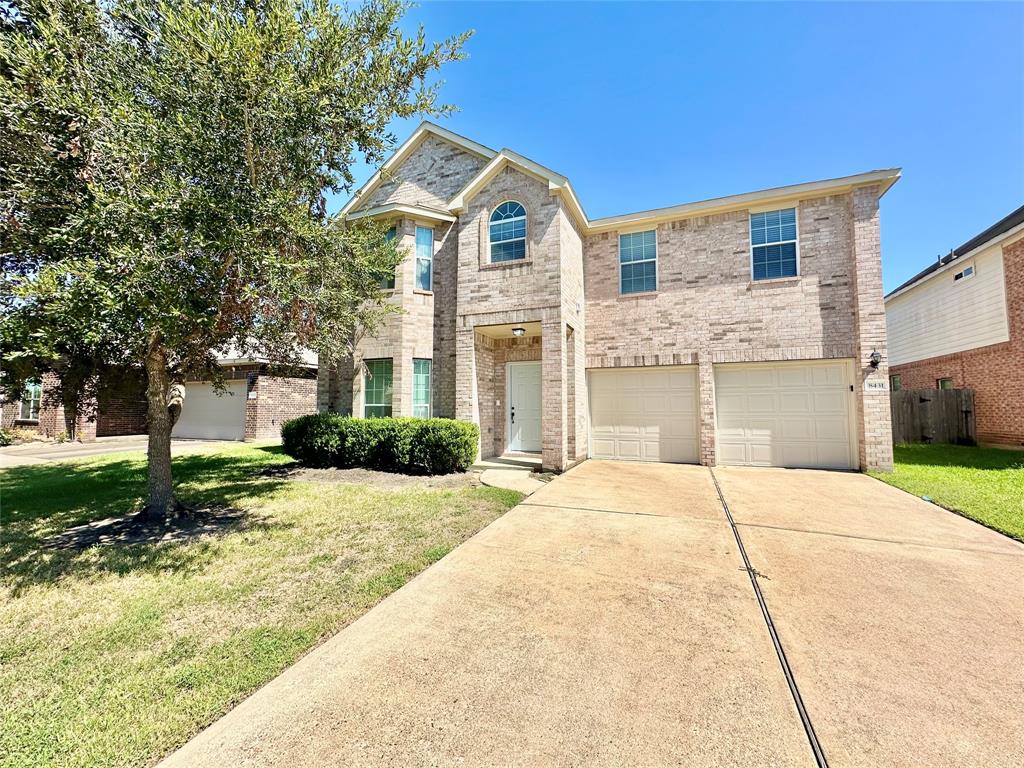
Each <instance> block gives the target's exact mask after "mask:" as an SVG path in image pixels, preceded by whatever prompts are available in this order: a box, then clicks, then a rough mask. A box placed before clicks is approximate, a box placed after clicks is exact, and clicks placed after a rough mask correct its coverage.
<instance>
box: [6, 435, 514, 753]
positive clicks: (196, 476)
mask: <svg viewBox="0 0 1024 768" xmlns="http://www.w3.org/2000/svg"><path fill="white" fill-rule="evenodd" d="M290 462H291V460H290V459H288V458H287V457H285V456H283V455H282V454H281V453H280V449H279V448H269V447H263V448H261V447H254V446H244V447H239V448H233V449H230V450H228V451H224V452H220V453H216V454H201V455H192V456H183V457H179V458H176V459H175V460H174V468H175V473H176V479H177V483H178V493H179V495H180V496H181V497H183V498H186V499H188V500H191V501H199V502H214V503H221V504H227V505H230V506H231V507H233V508H237V509H242V510H245V516H244V518H243V520H242V521H241V522H240V523H239V524H238V525H237V526H235V527H233V528H231V529H229V530H227V531H223V532H221V533H220V534H217V535H206V536H203V537H200V538H194V539H191V540H188V541H180V542H162V543H161V542H158V543H148V544H134V545H123V544H119V545H105V546H96V547H91V548H89V549H85V550H78V551H73V550H61V549H52V548H48V547H45V546H43V540H44V539H45V538H46V537H48V536H51V535H53V534H55V533H59V532H61V531H64V530H66V529H68V528H69V527H72V526H75V525H78V524H81V523H84V522H88V521H93V520H99V519H103V518H106V517H109V516H117V515H121V514H123V513H124V512H126V511H128V510H129V509H132V508H133V507H135V506H136V505H137V504H139V503H140V501H141V498H140V497H141V494H142V492H143V489H144V483H145V465H144V462H143V460H142V458H141V457H138V456H137V455H135V456H126V455H125V454H118V455H113V456H104V457H100V458H95V459H91V460H88V461H82V462H79V463H74V464H58V465H54V464H50V465H37V466H31V467H23V468H17V469H10V470H6V471H4V472H3V473H0V494H2V496H0V503H2V516H3V518H2V523H3V529H2V539H0V563H2V565H0V568H2V570H0V701H2V702H3V706H2V707H0V765H2V766H5V768H13V766H19V767H20V766H26V767H27V766H33V767H35V766H48V765H53V766H90V767H92V766H142V765H150V764H152V763H154V762H155V761H156V760H157V759H159V758H160V757H161V756H162V755H164V754H166V753H167V752H169V751H171V750H172V749H174V748H175V747H177V746H178V745H180V744H182V743H183V742H184V741H186V740H187V739H188V738H189V736H191V735H192V734H194V733H195V732H196V731H198V730H199V729H200V728H202V727H203V726H204V725H206V724H207V723H210V722H211V721H213V720H214V719H216V718H217V717H218V716H219V715H221V714H222V713H224V712H225V711H227V710H228V709H229V708H230V707H231V706H232V705H234V704H236V703H237V702H238V701H239V700H241V699H242V698H243V697H244V696H245V695H246V694H247V693H249V692H251V691H252V690H254V689H255V688H257V687H258V686H260V685H262V684H263V683H265V682H266V681H268V680H269V679H271V678H272V677H274V676H275V675H276V674H278V673H279V672H280V671H281V670H282V669H284V668H285V667H287V666H288V665H289V664H291V663H292V662H294V661H295V660H296V658H298V657H299V656H300V655H301V654H302V653H304V652H305V651H307V650H309V649H310V648H311V647H312V646H314V645H316V644H317V643H318V642H320V641H322V640H323V639H324V638H326V637H328V636H329V635H331V634H333V633H335V632H336V631H338V630H339V629H340V628H341V627H343V626H345V625H346V624H348V623H349V622H351V621H352V620H353V619H355V618H356V617H358V616H359V615H360V614H362V613H364V612H365V611H366V610H367V609H368V608H370V607H371V606H372V605H373V604H375V603H376V602H378V601H379V600H380V599H381V598H383V597H384V596H385V595H387V594H389V593H390V592H392V591H394V590H395V589H397V588H398V587H400V586H402V584H404V583H405V582H406V581H407V580H408V579H410V578H411V577H412V576H414V575H415V574H416V573H418V572H419V571H421V570H422V569H423V568H425V567H426V566H428V565H429V564H431V563H433V562H435V561H436V560H438V559H439V558H441V557H443V556H444V555H445V554H446V553H447V552H449V551H450V550H451V549H452V548H453V547H455V546H456V545H458V544H459V543H460V542H462V541H464V540H465V539H466V538H468V537H469V536H471V535H472V534H473V533H475V532H476V531H478V530H479V529H480V528H482V527H483V526H484V525H486V524H487V523H489V522H490V521H491V520H493V519H495V518H496V517H498V516H499V515H501V514H502V513H503V512H504V511H505V510H507V509H509V508H510V507H511V506H513V505H514V504H515V503H516V502H518V500H519V499H520V498H521V497H520V495H519V494H516V493H514V492H511V491H502V490H498V489H493V488H475V489H469V488H462V489H454V490H453V489H426V488H423V489H419V488H417V489H412V490H401V491H386V490H377V489H373V488H370V487H366V486H349V485H342V484H331V483H314V482H302V481H295V480H288V479H284V478H281V477H273V476H267V475H258V474H257V473H258V472H259V471H260V470H261V469H263V468H266V467H270V466H275V465H282V464H287V463H290Z"/></svg>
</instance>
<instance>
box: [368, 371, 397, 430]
mask: <svg viewBox="0 0 1024 768" xmlns="http://www.w3.org/2000/svg"><path fill="white" fill-rule="evenodd" d="M365 366H366V370H365V372H364V374H363V392H364V393H365V398H366V399H365V404H364V406H363V415H364V416H365V417H366V418H370V417H373V416H390V415H391V380H392V375H393V370H394V369H393V363H392V361H391V360H388V359H384V360H367V361H366V362H365Z"/></svg>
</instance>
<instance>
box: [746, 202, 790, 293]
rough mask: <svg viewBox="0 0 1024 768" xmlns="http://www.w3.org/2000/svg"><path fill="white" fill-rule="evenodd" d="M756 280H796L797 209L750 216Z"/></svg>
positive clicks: (752, 254) (785, 209)
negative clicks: (786, 278)
mask: <svg viewBox="0 0 1024 768" xmlns="http://www.w3.org/2000/svg"><path fill="white" fill-rule="evenodd" d="M750 246H751V265H752V268H753V278H754V280H772V279H773V278H777V277H795V276H796V274H797V269H796V208H783V209H781V210H778V211H762V212H760V213H752V214H750Z"/></svg>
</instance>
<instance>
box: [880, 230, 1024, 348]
mask: <svg viewBox="0 0 1024 768" xmlns="http://www.w3.org/2000/svg"><path fill="white" fill-rule="evenodd" d="M1015 235H1021V236H1024V223H1022V224H1018V225H1017V226H1016V227H1014V228H1013V229H1008V230H1006V231H1005V232H1003V233H1002V234H1000V235H996V236H995V237H993V238H992V239H991V240H987V241H985V242H984V243H982V244H981V245H979V246H978V247H977V248H974V249H972V250H970V251H968V252H967V253H965V254H963V255H962V256H957V257H956V258H955V259H950V260H949V263H947V264H943V265H942V266H941V267H939V268H938V269H936V270H935V271H934V272H932V273H931V274H928V275H925V276H924V277H922V278H921V279H920V280H918V281H917V282H916V283H911V284H910V285H907V286H904V287H903V288H900V290H898V291H896V292H895V293H890V294H889V295H888V296H886V297H885V299H884V302H885V303H886V304H888V303H889V302H890V301H892V300H893V299H895V298H896V297H898V296H903V295H904V294H906V293H909V292H910V291H912V290H914V289H915V288H919V287H920V286H922V285H924V284H925V283H927V282H929V281H930V280H932V279H934V278H936V277H938V276H939V275H944V274H946V273H947V272H949V271H950V270H951V269H955V268H956V267H962V266H963V265H964V262H966V261H969V260H970V259H972V258H974V257H975V256H977V255H978V254H979V253H980V252H981V251H983V250H985V249H986V248H991V247H992V246H993V245H995V244H996V243H1000V242H1002V241H1004V240H1012V239H1016V238H1015ZM1008 244H1009V243H1008ZM920 359H922V360H924V359H925V358H920Z"/></svg>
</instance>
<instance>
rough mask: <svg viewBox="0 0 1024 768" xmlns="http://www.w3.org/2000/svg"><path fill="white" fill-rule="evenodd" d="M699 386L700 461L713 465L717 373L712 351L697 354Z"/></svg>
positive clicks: (714, 456) (714, 458) (705, 464)
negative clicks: (713, 364) (712, 361)
mask: <svg viewBox="0 0 1024 768" xmlns="http://www.w3.org/2000/svg"><path fill="white" fill-rule="evenodd" d="M697 386H698V388H699V391H698V403H697V407H698V409H699V413H700V445H699V446H698V448H699V450H700V463H701V464H703V465H704V466H706V467H713V466H715V464H716V463H717V458H716V455H715V373H714V368H713V366H712V364H711V353H710V352H708V351H707V350H702V351H701V352H700V353H699V354H698V355H697Z"/></svg>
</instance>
